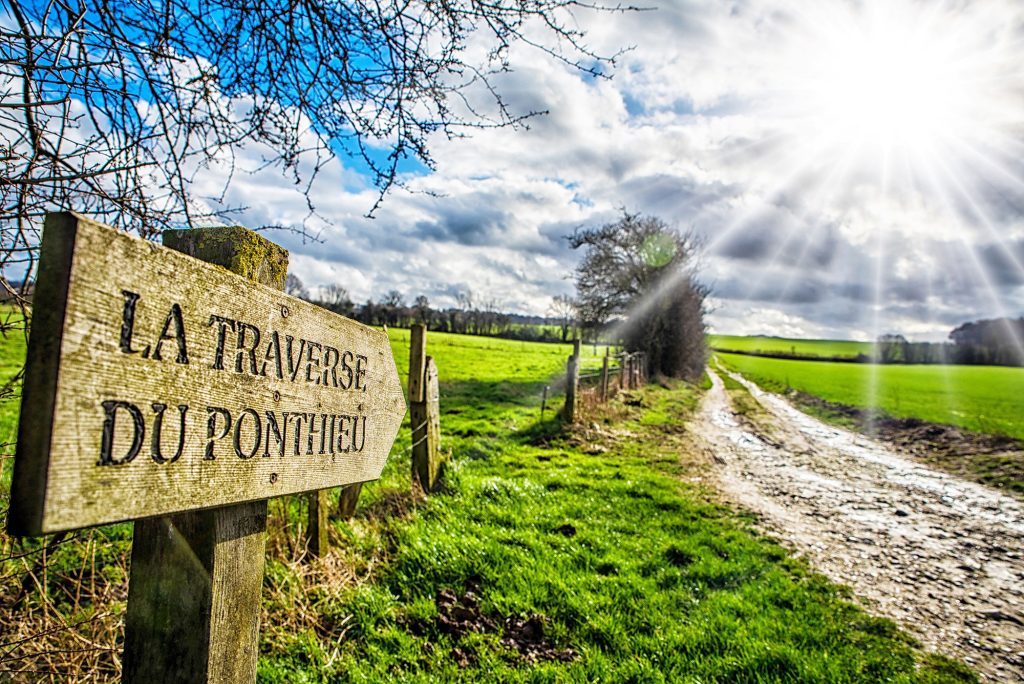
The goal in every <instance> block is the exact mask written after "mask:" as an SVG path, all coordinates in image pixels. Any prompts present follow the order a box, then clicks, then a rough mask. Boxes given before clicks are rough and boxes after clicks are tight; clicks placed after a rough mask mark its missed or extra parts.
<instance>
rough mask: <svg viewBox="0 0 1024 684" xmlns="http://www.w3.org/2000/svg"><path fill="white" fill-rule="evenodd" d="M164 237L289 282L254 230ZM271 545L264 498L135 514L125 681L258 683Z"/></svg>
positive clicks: (282, 258) (275, 251)
mask: <svg viewBox="0 0 1024 684" xmlns="http://www.w3.org/2000/svg"><path fill="white" fill-rule="evenodd" d="M163 239H164V244H165V245H166V246H168V247H170V248H172V249H175V250H178V251H180V252H184V253H185V254H189V255H191V256H194V257H196V258H198V259H202V260H203V261H208V262H211V263H215V264H218V265H220V266H223V267H225V268H227V269H228V270H230V271H232V272H234V273H237V274H239V275H241V276H243V277H245V278H248V279H249V280H252V281H254V282H257V283H261V284H264V285H268V286H270V287H274V288H277V289H281V290H283V289H284V282H285V277H286V274H287V272H288V252H287V251H286V250H284V249H283V248H281V247H279V246H277V245H275V244H273V243H272V242H270V241H269V240H266V239H265V238H263V237H262V236H260V235H258V234H256V233H254V232H252V231H250V230H247V229H245V228H241V227H232V228H205V229H200V230H188V231H177V230H175V231H166V232H164V234H163ZM266 544H267V501H266V500H262V501H253V502H249V503H242V504H235V505H232V506H224V507H222V508H213V509H209V510H205V511H195V512H187V513H179V514H176V515H171V516H163V517H158V518H148V519H143V520H138V521H136V523H135V533H134V537H133V539H132V560H131V576H130V579H129V581H128V611H127V615H126V617H125V638H124V640H125V645H124V660H123V681H125V682H145V683H149V682H245V683H246V684H249V683H251V682H254V681H255V680H256V659H257V655H258V650H259V648H258V646H259V618H260V592H261V589H262V586H263V566H264V561H265V556H266Z"/></svg>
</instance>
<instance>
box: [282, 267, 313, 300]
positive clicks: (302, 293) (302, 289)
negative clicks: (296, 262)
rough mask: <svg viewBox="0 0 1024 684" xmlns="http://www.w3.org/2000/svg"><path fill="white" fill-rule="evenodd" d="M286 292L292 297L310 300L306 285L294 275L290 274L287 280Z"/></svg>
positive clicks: (285, 283)
mask: <svg viewBox="0 0 1024 684" xmlns="http://www.w3.org/2000/svg"><path fill="white" fill-rule="evenodd" d="M284 291H285V292H287V293H288V294H290V295H291V296H292V297H298V298H299V299H309V290H307V289H306V285H305V284H304V283H303V282H302V280H301V279H300V278H299V276H297V275H295V274H294V273H289V274H288V277H287V278H285V281H284Z"/></svg>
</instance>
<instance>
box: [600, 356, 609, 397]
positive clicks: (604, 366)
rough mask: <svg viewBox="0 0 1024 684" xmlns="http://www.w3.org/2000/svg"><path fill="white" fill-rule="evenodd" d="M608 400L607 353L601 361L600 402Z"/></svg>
mask: <svg viewBox="0 0 1024 684" xmlns="http://www.w3.org/2000/svg"><path fill="white" fill-rule="evenodd" d="M606 401H608V355H607V354H605V356H604V359H603V360H602V362H601V402H602V403H604V402H606Z"/></svg>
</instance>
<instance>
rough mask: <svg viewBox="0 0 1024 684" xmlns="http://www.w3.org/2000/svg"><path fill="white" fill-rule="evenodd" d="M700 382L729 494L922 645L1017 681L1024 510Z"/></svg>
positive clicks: (772, 401) (867, 443)
mask: <svg viewBox="0 0 1024 684" xmlns="http://www.w3.org/2000/svg"><path fill="white" fill-rule="evenodd" d="M720 372H727V371H720ZM708 374H709V376H710V377H711V379H712V388H711V389H710V390H709V391H708V392H707V394H706V396H705V397H704V400H703V404H702V406H701V410H700V412H699V413H698V416H697V418H696V420H695V422H694V424H693V425H692V428H693V430H694V432H695V433H696V434H697V435H698V437H699V439H700V441H701V442H702V444H703V447H704V448H705V449H706V450H707V452H708V454H709V455H710V456H711V457H712V458H713V460H714V461H715V463H716V464H717V465H716V470H717V475H718V478H717V479H718V483H719V487H720V489H721V490H722V491H723V493H724V494H725V495H726V496H727V498H729V499H731V500H733V501H734V502H736V503H738V504H740V505H742V506H744V507H745V508H748V509H750V510H752V511H753V512H755V513H756V514H758V515H759V517H760V519H761V521H762V524H763V526H764V527H765V528H766V529H767V530H768V531H769V532H771V533H772V534H774V535H775V536H777V537H779V538H781V539H782V540H783V541H784V542H786V543H787V544H788V545H789V546H790V547H792V548H793V549H795V550H796V551H797V552H798V554H799V555H803V556H806V557H807V558H808V560H809V561H810V563H811V564H812V566H813V567H814V568H815V569H816V570H817V571H819V572H821V573H823V574H824V575H826V576H828V577H829V578H830V579H832V580H833V581H836V582H838V583H840V584H846V585H848V586H850V587H851V588H852V589H853V591H854V593H855V594H856V595H857V596H858V597H859V598H860V599H861V600H862V602H863V603H865V605H866V606H867V607H869V608H870V609H871V610H872V612H875V613H878V614H881V615H884V616H886V617H889V618H892V619H893V620H895V621H896V622H898V623H899V624H900V625H901V626H902V627H904V628H905V629H906V630H907V631H909V632H910V633H911V634H913V635H914V636H915V637H916V638H917V639H919V640H920V641H921V642H922V643H924V644H925V645H926V646H927V647H929V648H930V649H932V650H935V651H937V652H939V653H943V654H946V655H950V656H953V657H957V658H961V659H963V660H964V661H966V662H968V663H970V664H971V665H973V666H974V667H976V668H977V669H978V671H979V672H980V673H981V675H982V677H983V678H984V679H986V680H987V681H994V682H1024V505H1022V504H1021V503H1020V502H1019V501H1017V500H1016V499H1013V498H1011V497H1008V496H1006V495H1003V494H1001V493H999V492H997V491H994V490H992V489H989V488H987V487H984V486H982V485H978V484H974V483H971V482H966V481H964V480H961V479H959V478H956V477H954V476H952V475H948V474H945V473H942V472H939V471H935V470H933V469H931V468H929V467H928V466H926V465H923V464H921V463H917V462H914V461H911V460H909V459H907V458H906V457H904V456H901V455H899V454H897V453H895V452H893V451H892V450H891V449H889V448H888V447H885V446H883V445H881V444H878V443H877V442H874V441H872V440H870V439H868V438H867V437H864V436H862V435H858V434H855V433H851V432H849V431H846V430H842V429H840V428H836V427H832V426H829V425H826V424H824V423H822V422H821V421H819V420H817V419H815V418H812V417H810V416H808V415H806V414H804V413H802V412H800V411H798V410H797V409H795V408H793V407H792V406H791V405H790V404H789V403H788V402H786V400H785V399H783V398H782V397H779V396H778V395H774V394H770V393H768V392H764V391H762V390H761V389H760V388H758V387H757V386H756V385H754V384H753V383H750V382H748V381H747V380H746V379H744V378H742V377H741V376H738V375H735V374H732V373H729V375H730V376H731V377H732V378H733V379H735V380H737V381H738V382H741V383H742V384H743V385H744V386H745V387H746V388H747V390H748V391H749V392H750V394H751V395H752V396H753V397H754V399H756V401H757V404H758V412H757V413H758V415H757V416H756V417H754V418H748V417H746V416H740V415H738V414H737V413H736V412H735V411H734V408H733V405H732V402H731V400H730V397H729V393H728V392H727V391H726V389H725V387H724V385H723V383H722V380H721V378H719V377H718V375H717V374H716V373H715V372H713V371H711V370H710V369H709V371H708ZM762 410H763V411H762Z"/></svg>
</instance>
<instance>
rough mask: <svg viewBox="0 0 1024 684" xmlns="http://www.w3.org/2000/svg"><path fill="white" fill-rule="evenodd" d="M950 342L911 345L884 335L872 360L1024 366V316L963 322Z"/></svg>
mask: <svg viewBox="0 0 1024 684" xmlns="http://www.w3.org/2000/svg"><path fill="white" fill-rule="evenodd" d="M949 339H950V341H949V342H909V341H907V339H906V338H905V337H903V335H898V334H886V335H881V336H880V337H879V338H878V341H877V342H876V344H875V354H874V357H873V358H872V359H870V360H873V361H875V362H877V363H908V364H915V363H925V364H929V363H931V364H962V365H968V366H1016V367H1022V366H1024V316H1022V317H1020V318H1008V317H1003V318H988V319H982V320H977V321H970V322H967V323H962V324H961V325H958V326H957V327H956V328H954V329H953V330H952V331H950V333H949Z"/></svg>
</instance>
